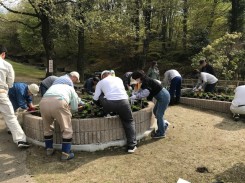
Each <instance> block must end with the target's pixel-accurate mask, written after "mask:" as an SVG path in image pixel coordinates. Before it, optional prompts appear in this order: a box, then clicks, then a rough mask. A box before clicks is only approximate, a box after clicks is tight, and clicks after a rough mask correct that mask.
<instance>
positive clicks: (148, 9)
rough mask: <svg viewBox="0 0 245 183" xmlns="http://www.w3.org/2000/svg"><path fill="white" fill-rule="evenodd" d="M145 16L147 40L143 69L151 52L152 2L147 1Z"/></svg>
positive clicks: (144, 47)
mask: <svg viewBox="0 0 245 183" xmlns="http://www.w3.org/2000/svg"><path fill="white" fill-rule="evenodd" d="M143 16H144V26H145V38H144V40H143V55H144V58H143V60H142V63H141V68H142V69H143V68H144V67H145V64H146V61H147V56H148V51H149V44H150V33H151V0H147V1H146V5H145V8H144V9H143Z"/></svg>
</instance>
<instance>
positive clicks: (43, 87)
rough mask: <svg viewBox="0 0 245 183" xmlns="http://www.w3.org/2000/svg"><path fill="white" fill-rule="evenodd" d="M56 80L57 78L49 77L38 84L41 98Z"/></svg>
mask: <svg viewBox="0 0 245 183" xmlns="http://www.w3.org/2000/svg"><path fill="white" fill-rule="evenodd" d="M57 78H58V77H57V76H49V77H47V78H45V79H44V80H42V82H41V84H40V92H41V96H42V97H43V95H44V94H45V93H46V91H47V90H48V89H49V88H50V87H51V86H52V84H53V83H54V81H55V80H56V79H57Z"/></svg>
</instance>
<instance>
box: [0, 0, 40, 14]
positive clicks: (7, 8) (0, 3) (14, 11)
mask: <svg viewBox="0 0 245 183" xmlns="http://www.w3.org/2000/svg"><path fill="white" fill-rule="evenodd" d="M0 5H2V6H3V7H4V8H5V9H6V10H8V11H9V12H11V13H16V14H21V15H28V16H32V17H38V15H37V14H33V13H26V12H20V11H16V10H13V9H10V8H9V7H7V6H5V4H3V3H2V2H0Z"/></svg>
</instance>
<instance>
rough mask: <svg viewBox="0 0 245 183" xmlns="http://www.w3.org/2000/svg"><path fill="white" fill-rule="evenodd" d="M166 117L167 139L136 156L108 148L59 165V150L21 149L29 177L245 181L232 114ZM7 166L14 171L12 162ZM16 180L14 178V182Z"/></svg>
mask: <svg viewBox="0 0 245 183" xmlns="http://www.w3.org/2000/svg"><path fill="white" fill-rule="evenodd" d="M165 117H166V119H167V120H168V121H169V122H170V123H171V125H170V126H169V130H168V131H167V136H166V138H165V139H160V140H153V139H151V138H150V137H147V138H145V139H144V140H142V141H141V142H139V145H138V149H137V151H136V152H135V153H134V154H127V153H125V149H124V148H109V149H106V150H104V151H98V152H93V153H92V152H75V158H74V159H72V160H70V161H67V162H61V161H60V160H59V158H60V152H59V151H57V152H56V153H55V155H54V156H52V157H46V155H45V150H44V148H42V147H37V146H32V147H31V148H29V149H28V150H26V151H24V152H25V153H26V161H25V162H26V165H27V167H28V169H29V170H30V173H31V175H32V176H33V179H34V180H35V181H37V182H40V183H41V182H67V183H69V182H106V183H110V182H112V183H114V182H119V183H120V182H127V183H128V182H129V183H130V182H139V183H142V182H152V183H155V182H156V183H158V182H159V183H176V182H177V181H178V179H179V178H182V179H185V180H187V181H189V182H192V183H212V182H225V183H228V182H229V183H244V182H245V173H244V172H245V145H244V144H245V135H244V134H245V120H244V119H242V120H240V121H239V122H234V121H233V119H232V117H231V114H223V113H217V112H212V111H206V110H205V111H200V110H198V109H195V108H189V107H187V106H183V105H179V106H171V107H169V108H168V109H167V111H166V114H165ZM2 133H4V132H1V134H2ZM9 139H10V137H9ZM9 145H10V144H9ZM12 151H19V150H18V149H17V150H16V149H14V150H13V149H12ZM12 151H8V150H6V151H5V152H4V153H5V154H7V155H8V154H11V153H13V152H12ZM1 154H2V152H1ZM1 160H2V161H3V163H5V164H7V163H6V162H8V161H6V160H4V158H1ZM3 163H2V164H3ZM23 163H24V162H23ZM8 166H10V165H8ZM11 167H12V168H16V166H15V164H12V165H11V166H10V167H9V169H11ZM1 169H2V171H1V172H6V170H7V169H3V168H1ZM5 174H6V173H5ZM20 176H21V175H20V174H16V176H15V178H18V177H20ZM1 177H2V176H1ZM5 177H6V176H5ZM2 180H5V181H7V180H9V179H7V178H5V179H2ZM0 181H1V178H0Z"/></svg>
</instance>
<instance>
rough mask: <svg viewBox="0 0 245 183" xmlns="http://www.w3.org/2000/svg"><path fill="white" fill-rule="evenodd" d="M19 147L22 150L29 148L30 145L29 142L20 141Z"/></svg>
mask: <svg viewBox="0 0 245 183" xmlns="http://www.w3.org/2000/svg"><path fill="white" fill-rule="evenodd" d="M18 147H19V148H22V147H25V148H28V147H30V144H29V143H28V142H23V141H19V142H18Z"/></svg>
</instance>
